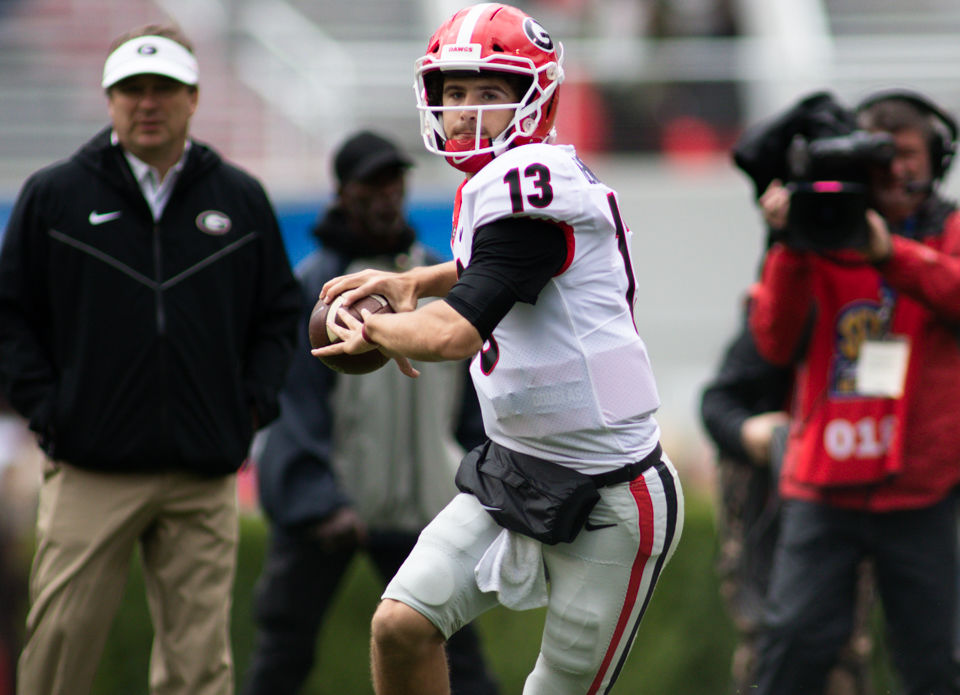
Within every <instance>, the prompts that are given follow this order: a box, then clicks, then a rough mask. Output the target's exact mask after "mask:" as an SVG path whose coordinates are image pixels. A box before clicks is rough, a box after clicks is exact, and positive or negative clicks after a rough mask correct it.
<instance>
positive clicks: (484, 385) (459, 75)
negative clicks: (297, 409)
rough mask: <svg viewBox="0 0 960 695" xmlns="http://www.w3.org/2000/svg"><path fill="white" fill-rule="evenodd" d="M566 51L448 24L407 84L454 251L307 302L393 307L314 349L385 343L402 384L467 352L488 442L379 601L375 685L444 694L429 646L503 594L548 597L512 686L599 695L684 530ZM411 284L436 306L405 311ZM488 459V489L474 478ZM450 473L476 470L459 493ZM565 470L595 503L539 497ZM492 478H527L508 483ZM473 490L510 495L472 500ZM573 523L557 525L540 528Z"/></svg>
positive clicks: (497, 26)
mask: <svg viewBox="0 0 960 695" xmlns="http://www.w3.org/2000/svg"><path fill="white" fill-rule="evenodd" d="M562 57H563V51H562V47H561V46H560V45H559V44H556V43H554V41H553V39H552V38H551V37H550V35H549V34H548V33H547V32H546V31H545V30H544V29H543V27H542V26H541V25H540V24H539V23H538V22H537V21H536V20H534V19H533V18H532V17H529V16H527V15H526V14H525V13H523V12H521V11H519V10H517V9H516V8H513V7H510V6H508V5H501V4H494V3H484V4H478V5H473V6H470V7H468V8H465V9H463V10H461V11H459V12H457V13H456V14H455V15H454V16H453V17H451V18H450V19H449V20H447V21H446V22H445V23H444V24H443V25H442V26H441V27H440V28H439V29H438V30H437V32H436V33H435V34H434V35H433V37H432V38H431V39H430V41H429V43H428V45H427V51H426V54H425V55H424V56H423V57H421V58H420V59H419V60H418V61H417V63H416V84H415V87H416V92H417V98H418V109H419V112H420V119H421V126H422V134H423V138H424V143H425V145H426V147H427V149H428V150H429V151H431V152H433V153H436V154H437V155H440V156H442V157H445V158H446V160H447V161H448V162H449V163H450V164H451V165H452V166H454V167H455V168H457V169H458V170H460V171H462V172H464V173H465V174H466V179H465V181H464V183H463V184H462V185H461V187H460V189H459V191H458V192H457V196H456V200H455V204H454V218H453V230H452V238H451V245H452V250H453V256H454V260H452V261H449V262H447V263H443V264H440V265H435V266H429V267H425V268H417V269H414V270H411V271H408V272H405V273H400V274H393V273H385V272H381V271H376V270H366V271H361V272H359V273H354V274H351V275H346V276H342V277H339V278H335V279H333V280H331V281H330V282H328V283H327V284H326V285H325V286H324V288H323V291H322V293H321V297H323V298H324V299H325V300H326V301H328V302H331V301H333V299H334V298H336V297H338V296H340V295H342V296H343V303H344V304H346V305H348V306H349V305H350V304H351V303H352V302H353V301H356V300H357V299H359V298H360V297H363V296H366V295H368V294H371V293H374V292H376V293H379V294H383V295H384V296H386V297H387V298H388V299H389V300H390V303H391V304H392V305H393V307H394V308H395V309H396V313H395V314H389V315H375V316H374V315H370V316H366V315H364V321H362V322H361V321H359V320H357V319H355V318H354V317H352V316H350V315H348V313H347V312H346V311H341V312H340V316H341V318H342V319H343V321H344V322H345V323H346V326H345V327H343V328H341V327H339V326H338V327H336V328H335V330H336V332H337V334H338V335H339V336H340V338H341V339H342V340H341V342H339V343H336V344H334V345H331V346H327V347H324V348H320V349H318V350H315V351H314V354H315V355H318V356H322V355H331V354H338V353H342V352H346V353H359V352H364V351H367V350H375V349H379V350H381V351H383V352H384V353H385V354H387V355H388V356H390V357H392V358H394V359H395V360H396V362H397V364H398V366H399V368H400V369H401V370H402V371H403V372H404V373H406V374H407V375H409V376H416V371H415V370H414V369H413V368H412V366H411V364H410V362H409V359H410V358H412V359H417V360H448V359H463V358H467V357H472V362H471V376H472V378H473V381H474V383H475V385H476V389H477V393H478V395H479V398H480V402H481V407H482V410H483V419H484V428H485V430H486V433H487V436H488V437H489V441H488V442H487V443H486V444H485V445H484V446H483V447H481V448H480V449H478V450H475V451H474V452H471V454H469V455H468V456H467V458H465V459H464V462H463V463H462V464H461V468H460V473H458V476H457V480H458V486H459V487H460V489H461V490H465V491H464V492H462V493H461V494H459V495H457V496H456V497H455V498H454V499H453V500H452V501H451V502H450V504H449V505H448V506H447V507H446V508H445V509H444V510H443V511H442V512H440V514H439V515H438V516H437V517H436V518H435V519H434V520H433V521H432V522H431V523H430V524H429V525H428V526H427V528H426V529H425V530H424V531H423V533H422V534H421V536H420V540H419V541H418V543H417V546H416V547H415V549H414V550H413V552H412V553H411V554H410V556H409V558H408V559H407V561H406V562H405V564H404V565H403V566H402V567H401V569H400V570H399V571H398V573H397V575H396V576H395V577H394V579H393V580H392V581H391V582H390V584H389V585H388V587H387V588H386V590H385V592H384V594H383V600H382V602H381V603H380V605H379V607H378V608H377V610H376V613H375V615H374V618H373V624H372V646H371V651H372V655H371V656H372V668H373V678H374V686H375V689H376V692H377V693H378V695H387V694H390V695H393V694H401V693H403V694H407V693H417V694H418V695H427V694H429V695H433V694H435V693H449V692H450V691H449V683H448V679H447V669H446V664H445V663H444V652H443V649H442V645H443V641H444V640H445V639H446V638H448V637H449V636H450V635H452V634H453V633H454V632H456V631H457V630H458V629H459V628H460V627H462V626H463V625H465V624H466V623H468V622H470V621H472V620H473V619H474V618H476V617H477V616H478V615H480V614H481V613H483V612H484V611H486V610H488V609H490V608H491V607H493V606H495V605H497V603H500V604H503V605H505V606H507V607H510V608H514V609H518V610H522V609H526V608H531V607H536V606H542V605H546V606H547V617H546V622H545V625H544V629H543V640H542V643H541V649H540V654H539V657H538V659H537V661H536V664H535V665H534V666H533V669H532V671H531V673H530V675H529V676H528V677H527V680H526V684H525V687H524V690H523V692H524V693H525V695H532V694H534V693H551V694H556V693H563V694H570V695H573V694H575V693H608V692H610V690H611V688H612V687H613V684H614V683H615V681H616V679H617V676H618V675H619V673H620V671H621V669H622V668H623V665H624V663H625V660H626V658H627V654H628V652H629V650H630V646H631V644H632V643H633V640H634V637H635V635H636V631H637V627H638V624H639V622H640V619H641V617H642V615H643V613H644V610H645V609H646V606H647V603H648V602H649V600H650V597H651V594H652V592H653V589H654V585H655V584H656V582H657V579H658V577H659V576H660V573H661V571H662V569H663V567H664V565H665V564H666V562H667V561H668V559H669V558H670V556H671V555H672V553H673V551H674V549H675V548H676V545H677V543H678V541H679V538H680V533H681V529H682V527H683V493H682V490H681V487H680V483H679V480H678V477H677V473H676V470H675V469H674V467H673V465H672V463H671V462H670V460H669V458H668V457H667V456H666V455H665V454H664V453H663V451H662V449H661V447H660V444H659V438H660V429H659V426H658V424H657V422H656V420H655V419H654V417H653V414H654V412H655V411H656V410H657V408H658V407H659V404H660V402H659V396H658V394H657V388H656V383H655V380H654V377H653V373H652V371H651V367H650V361H649V359H648V357H647V351H646V348H645V346H644V343H643V341H642V340H641V338H640V336H639V335H638V332H637V328H636V325H635V323H634V319H633V303H634V290H635V284H636V283H635V278H634V274H633V266H632V263H631V260H630V253H629V251H630V239H631V235H630V231H629V229H628V228H627V226H626V225H625V224H624V222H623V220H622V219H621V217H620V211H619V205H618V203H617V196H616V193H615V192H614V191H613V190H611V189H610V188H609V187H607V186H605V185H604V184H603V183H601V182H600V181H599V179H598V178H597V177H596V176H595V175H594V174H593V173H592V172H591V171H590V170H589V169H588V168H587V167H586V165H584V164H583V162H581V161H580V160H579V159H578V158H577V155H576V152H575V151H574V149H573V148H572V147H569V146H563V145H556V144H553V141H554V138H555V131H554V127H553V124H554V120H555V118H556V113H557V108H558V104H559V87H560V84H561V82H562V81H563V67H562ZM424 296H436V297H441V298H442V301H435V302H430V303H427V304H425V305H423V306H422V307H420V308H416V302H417V300H418V299H419V298H420V297H424ZM494 469H498V470H501V471H506V472H505V473H502V475H503V479H502V480H498V479H496V478H495V477H494V478H493V479H491V478H490V477H486V476H490V475H492V474H491V473H489V471H491V470H494ZM534 470H535V471H537V472H536V473H531V471H534ZM461 474H464V477H465V478H470V477H471V476H472V477H473V478H476V477H477V476H479V478H480V479H481V480H482V481H484V483H483V484H481V485H479V486H476V489H474V488H470V487H469V486H466V485H461ZM561 479H562V480H564V481H570V480H571V479H572V480H574V481H580V480H587V481H590V482H589V483H588V484H587V486H588V487H589V488H590V489H591V492H592V493H593V495H594V499H593V500H591V502H590V504H587V505H580V504H579V503H578V502H577V501H576V500H571V499H563V500H562V501H561V502H558V503H553V502H550V501H548V500H554V499H555V497H556V496H552V495H551V493H552V492H557V490H551V489H550V488H551V486H554V484H555V483H554V481H557V480H561ZM503 480H513V481H517V480H524V481H525V482H524V484H522V485H513V486H512V488H513V489H512V492H513V494H512V495H511V494H509V493H510V492H511V491H510V490H507V488H510V487H511V485H503V484H502V482H503ZM487 483H491V484H492V485H493V487H494V488H495V489H497V490H500V491H501V492H503V491H505V490H506V493H505V494H506V497H504V498H497V499H499V501H491V499H488V498H487V497H485V496H484V494H481V493H480V492H479V489H480V488H485V487H486V485H487ZM498 485H499V487H498ZM556 486H557V488H558V489H559V487H560V485H559V484H557V485H556ZM517 490H521V492H519V493H518V492H517ZM543 491H545V492H543ZM541 492H543V497H540V496H539V495H540V494H541ZM557 496H559V497H564V495H563V494H559V493H558V495H557ZM569 518H573V519H575V521H574V522H573V524H572V526H573V530H572V532H571V533H570V534H567V535H562V536H560V537H556V538H554V537H553V536H551V535H550V533H545V532H544V531H551V530H555V525H559V524H560V522H559V521H558V519H569ZM555 522H556V524H555Z"/></svg>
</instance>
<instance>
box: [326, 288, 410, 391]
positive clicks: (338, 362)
mask: <svg viewBox="0 0 960 695" xmlns="http://www.w3.org/2000/svg"><path fill="white" fill-rule="evenodd" d="M341 303H342V300H341V298H340V297H337V298H336V299H334V300H333V301H332V302H331V303H330V304H327V303H326V302H324V301H323V300H322V299H320V300H317V304H316V306H314V307H313V311H312V312H311V313H310V323H309V325H308V331H309V335H310V345H312V346H313V347H315V348H318V347H325V346H327V345H331V344H333V343H338V342H340V338H339V337H338V336H337V334H336V333H334V332H333V331H332V330H331V329H330V321H332V320H334V317H336V322H337V323H338V324H340V325H341V326H343V325H344V323H343V320H342V319H341V318H340V317H339V316H337V309H339V308H340V305H341ZM346 309H347V311H349V312H350V314H351V315H352V316H354V317H355V318H356V319H358V320H360V321H363V317H362V316H361V315H360V310H361V309H367V310H368V311H369V312H370V313H371V314H392V313H393V307H391V306H390V303H389V302H388V301H387V299H386V297H384V296H382V295H379V294H370V295H367V296H366V297H362V298H361V299H358V300H357V301H355V302H354V303H353V304H352V305H350V306H349V307H346ZM320 361H321V362H323V363H324V364H325V365H327V366H328V367H330V369H333V370H335V371H337V372H340V373H342V374H369V373H370V372H373V371H376V370H377V369H380V367H382V366H383V365H385V364H386V363H387V362H389V361H390V358H389V357H387V356H386V355H384V354H383V353H382V352H380V351H379V350H371V351H369V352H363V353H360V354H359V355H346V354H344V355H331V356H329V357H321V358H320Z"/></svg>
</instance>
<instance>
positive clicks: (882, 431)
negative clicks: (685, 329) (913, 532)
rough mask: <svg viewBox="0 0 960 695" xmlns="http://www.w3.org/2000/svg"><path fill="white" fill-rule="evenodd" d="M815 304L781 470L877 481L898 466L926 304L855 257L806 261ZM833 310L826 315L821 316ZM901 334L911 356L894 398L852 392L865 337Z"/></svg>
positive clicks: (830, 480) (837, 480) (848, 481)
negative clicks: (897, 288)
mask: <svg viewBox="0 0 960 695" xmlns="http://www.w3.org/2000/svg"><path fill="white" fill-rule="evenodd" d="M812 263H813V264H814V266H815V268H814V272H813V273H812V277H813V280H812V281H813V295H814V299H815V301H816V307H817V320H816V321H815V322H814V327H813V332H812V335H811V337H810V343H809V346H808V349H807V351H806V359H805V360H804V362H803V363H802V364H801V365H800V366H799V369H798V373H797V384H796V389H797V390H796V398H798V399H799V403H797V406H798V407H796V408H795V409H794V412H795V413H797V414H804V415H805V417H803V416H801V417H799V418H796V419H795V420H794V423H793V427H792V431H791V434H790V437H791V441H790V446H789V447H788V448H787V457H786V460H785V461H784V475H786V476H788V477H789V478H791V479H792V480H793V481H794V482H795V483H799V484H801V485H812V486H815V487H817V488H833V487H843V486H863V485H869V484H871V483H880V482H883V481H884V480H887V479H889V478H890V477H892V476H895V475H897V474H898V473H899V472H900V471H901V470H902V469H903V423H904V415H905V413H904V411H905V407H906V402H907V401H908V400H909V396H908V395H906V394H909V393H910V389H911V387H912V383H911V381H912V378H911V376H912V374H913V373H914V372H915V371H916V370H915V368H914V366H915V365H914V364H913V356H914V355H918V354H919V355H922V354H923V351H922V347H921V346H919V345H918V344H917V342H918V340H919V339H920V335H921V328H922V325H923V320H924V316H925V310H924V309H923V308H922V307H921V306H920V304H918V303H917V302H916V301H914V300H912V299H910V298H908V297H905V296H903V295H898V294H897V293H896V292H894V291H893V290H891V289H890V288H889V287H887V286H885V285H884V284H883V283H882V281H881V277H880V274H879V273H878V272H877V271H876V270H875V269H874V268H872V267H871V266H869V265H867V264H865V263H863V262H862V261H861V262H855V261H852V260H851V262H850V263H847V262H844V261H840V260H837V261H831V260H827V259H825V258H816V259H813V260H812ZM827 317H832V319H831V320H826V319H827ZM890 338H906V339H907V341H908V344H909V350H910V362H909V367H908V369H907V374H906V382H905V385H904V395H903V396H901V397H899V398H889V397H875V396H863V395H860V394H858V393H857V392H856V365H857V359H858V357H859V356H860V349H861V346H862V345H863V343H864V341H865V340H868V339H870V340H882V339H890Z"/></svg>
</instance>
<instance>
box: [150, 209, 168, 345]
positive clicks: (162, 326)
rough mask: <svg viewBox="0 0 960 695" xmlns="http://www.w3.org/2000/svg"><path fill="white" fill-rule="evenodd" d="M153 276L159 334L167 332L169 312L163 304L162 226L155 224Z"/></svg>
mask: <svg viewBox="0 0 960 695" xmlns="http://www.w3.org/2000/svg"><path fill="white" fill-rule="evenodd" d="M153 276H154V278H155V279H156V281H157V286H156V288H155V289H154V298H155V303H156V311H157V335H165V334H166V332H167V312H166V309H165V308H164V305H163V259H162V258H161V252H160V226H159V225H157V224H156V223H154V225H153Z"/></svg>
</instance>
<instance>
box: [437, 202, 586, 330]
mask: <svg viewBox="0 0 960 695" xmlns="http://www.w3.org/2000/svg"><path fill="white" fill-rule="evenodd" d="M567 253H568V250H567V241H566V237H565V236H564V233H563V230H562V229H561V228H560V227H559V226H558V225H557V224H556V223H554V222H550V221H547V220H542V219H534V218H532V217H504V218H501V219H499V220H495V221H494V222H491V223H490V224H486V225H484V226H482V227H479V228H478V229H477V230H476V232H475V233H474V237H473V248H472V250H471V252H470V265H468V266H467V267H466V268H464V269H463V271H462V272H461V273H460V277H459V279H458V280H457V283H456V284H455V285H454V286H453V287H452V288H451V289H450V292H449V294H447V296H446V298H445V300H446V302H447V303H448V304H449V305H450V306H451V307H453V308H454V310H456V311H457V313H459V314H460V315H461V316H463V317H464V318H465V319H467V321H469V322H470V323H471V324H472V325H473V327H474V328H476V329H477V332H478V333H479V334H480V337H481V338H483V339H484V340H487V339H488V338H489V337H490V334H491V333H492V332H493V329H494V328H495V327H496V325H497V324H498V323H500V320H501V319H502V318H503V317H504V316H506V314H507V312H508V311H510V309H511V307H513V305H514V304H515V303H516V302H526V303H527V304H535V303H536V301H537V296H538V295H539V294H540V291H541V290H542V289H543V288H544V287H545V286H546V284H547V282H549V281H550V278H552V277H553V276H554V275H556V274H557V272H558V271H559V270H560V269H561V268H562V267H563V266H564V264H565V263H566V262H567Z"/></svg>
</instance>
